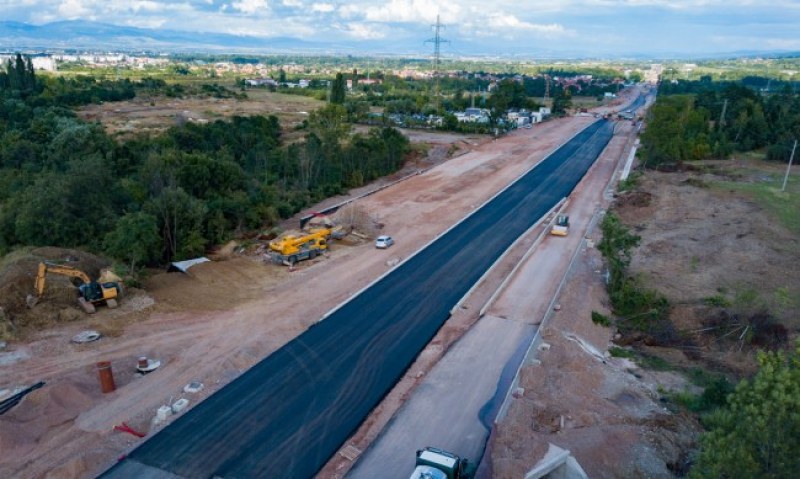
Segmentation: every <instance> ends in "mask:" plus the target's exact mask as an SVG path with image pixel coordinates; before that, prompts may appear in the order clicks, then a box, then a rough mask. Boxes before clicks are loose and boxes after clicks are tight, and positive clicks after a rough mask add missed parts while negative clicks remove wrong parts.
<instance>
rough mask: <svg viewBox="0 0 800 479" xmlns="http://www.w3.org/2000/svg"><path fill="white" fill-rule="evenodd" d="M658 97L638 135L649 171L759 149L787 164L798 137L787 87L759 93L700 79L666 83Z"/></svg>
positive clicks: (799, 98)
mask: <svg viewBox="0 0 800 479" xmlns="http://www.w3.org/2000/svg"><path fill="white" fill-rule="evenodd" d="M750 83H753V82H752V81H751V82H750ZM659 93H660V96H659V98H658V101H657V102H656V104H655V105H654V106H653V108H652V109H651V110H650V112H649V117H648V121H647V130H646V131H645V132H644V134H643V135H642V143H643V146H644V155H645V159H644V160H645V165H646V166H649V167H657V166H658V165H661V164H665V163H680V162H684V161H691V160H700V159H704V158H726V157H727V156H728V155H730V154H731V153H733V152H734V151H751V150H756V149H760V148H766V151H767V159H769V160H774V161H788V160H789V155H790V153H791V146H792V143H793V142H794V140H795V139H797V138H798V137H800V95H798V94H797V93H795V92H794V90H793V89H792V88H791V86H790V85H788V84H784V85H782V86H781V87H780V89H779V90H778V91H772V92H762V91H761V90H760V89H755V88H752V87H749V86H746V85H745V84H743V83H742V82H712V81H710V78H705V79H703V80H701V81H693V82H689V81H678V82H676V83H672V82H666V83H664V84H662V86H661V87H660V88H659Z"/></svg>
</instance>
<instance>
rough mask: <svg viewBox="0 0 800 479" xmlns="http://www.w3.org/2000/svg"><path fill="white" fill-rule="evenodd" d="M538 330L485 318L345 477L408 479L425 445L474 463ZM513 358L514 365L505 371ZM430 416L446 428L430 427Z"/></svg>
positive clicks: (462, 339)
mask: <svg viewBox="0 0 800 479" xmlns="http://www.w3.org/2000/svg"><path fill="white" fill-rule="evenodd" d="M534 332H535V327H534V326H532V325H530V324H527V323H525V322H522V321H515V320H512V319H505V318H500V317H497V316H485V317H483V318H482V319H481V320H480V321H478V323H477V324H476V325H475V326H474V327H473V328H472V329H471V330H470V331H469V332H468V333H467V334H466V335H465V336H464V337H463V338H461V340H460V341H459V342H458V343H456V344H455V346H453V347H452V348H451V349H450V351H448V353H447V355H446V356H445V357H444V358H443V359H442V360H441V361H440V362H439V363H438V364H437V365H436V366H435V367H434V368H433V370H432V371H431V372H430V374H428V376H427V377H426V379H425V381H423V383H422V384H421V385H420V386H419V387H418V389H417V390H416V391H415V392H414V395H413V396H412V397H411V400H410V401H408V402H407V403H406V404H405V405H404V406H403V407H402V408H401V409H400V411H399V412H398V413H397V415H396V416H395V418H394V419H393V421H392V423H391V424H390V426H389V427H388V428H387V429H386V432H385V433H384V434H383V435H382V436H381V437H380V438H379V439H378V440H377V441H376V442H375V443H374V444H373V445H372V446H371V447H370V448H369V449H368V450H367V451H365V452H364V453H363V454H362V456H361V459H360V460H359V461H358V463H356V465H355V467H354V468H353V469H352V470H351V471H350V473H349V474H348V476H347V477H349V478H354V479H362V478H363V479H371V478H375V477H383V478H386V479H392V478H398V479H399V478H407V477H408V476H409V475H410V474H411V472H412V471H413V470H414V452H415V451H416V450H417V449H421V448H423V447H426V446H434V447H438V448H440V449H444V450H447V451H450V452H452V453H454V454H457V455H459V456H462V457H466V458H468V459H470V460H471V461H476V460H477V459H478V458H479V457H481V455H482V454H483V445H484V444H485V441H486V438H487V437H488V434H489V429H488V428H487V426H486V424H487V423H488V424H489V425H491V421H492V416H493V411H495V410H496V407H499V405H500V402H502V400H503V397H504V395H505V391H506V389H507V388H508V384H510V380H511V379H513V375H514V373H515V372H516V365H517V363H518V361H519V359H520V358H521V355H523V354H524V353H525V349H526V348H527V345H528V342H529V341H530V339H531V337H532V336H533V334H534ZM518 356H519V357H518ZM515 359H516V360H515ZM509 362H510V363H512V364H513V367H512V368H510V370H509V371H508V372H506V371H504V366H505V365H506V364H507V363H509ZM498 378H500V380H499V383H498ZM498 391H499V394H498ZM431 416H434V417H435V423H436V424H437V425H447V427H437V428H431V427H430V424H431Z"/></svg>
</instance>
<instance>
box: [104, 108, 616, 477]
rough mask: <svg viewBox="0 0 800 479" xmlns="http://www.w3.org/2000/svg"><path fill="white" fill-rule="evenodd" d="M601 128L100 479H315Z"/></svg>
mask: <svg viewBox="0 0 800 479" xmlns="http://www.w3.org/2000/svg"><path fill="white" fill-rule="evenodd" d="M612 133H613V124H612V123H610V122H608V121H606V120H599V121H598V122H596V123H594V124H592V125H591V126H589V127H588V128H586V129H585V130H583V131H582V132H581V133H579V134H578V135H577V136H576V137H575V138H574V139H573V140H571V141H570V142H568V143H567V144H566V145H564V146H562V147H561V148H560V149H559V150H557V151H556V152H555V153H553V154H552V155H551V156H550V157H548V158H547V159H546V160H544V161H543V162H542V163H540V164H539V166H537V167H536V168H535V169H534V170H532V171H530V172H529V173H527V174H526V175H524V176H523V177H522V178H521V179H520V180H518V181H517V182H516V183H514V184H513V185H512V186H511V187H510V188H508V189H507V190H506V191H504V192H503V193H502V194H500V195H498V196H497V197H496V198H494V199H493V200H492V201H490V202H489V203H488V204H486V205H485V206H484V207H483V208H481V209H479V210H477V211H476V212H474V214H473V215H472V216H470V217H469V218H468V219H467V220H465V221H463V222H462V223H460V224H459V225H457V226H456V227H454V228H453V229H452V230H450V231H449V232H448V233H447V234H445V235H444V236H442V237H441V238H439V239H438V240H437V241H435V242H434V243H433V244H431V245H430V246H429V247H427V248H426V249H424V250H422V251H421V252H420V253H418V254H417V255H416V256H414V257H412V258H411V259H409V260H408V261H406V262H405V263H403V264H401V265H400V266H399V267H398V268H396V269H395V270H394V271H392V272H391V273H390V274H388V275H387V276H385V277H384V278H383V279H381V280H380V281H379V282H377V283H375V284H374V285H373V286H372V287H370V288H369V289H367V290H365V291H364V292H363V293H361V294H359V295H358V296H356V297H355V298H353V299H352V300H351V301H350V302H348V303H347V304H345V305H344V306H343V307H342V308H340V309H339V310H337V311H336V312H334V313H333V314H332V315H331V316H329V317H328V318H327V319H326V320H324V321H322V322H321V323H318V324H316V325H315V326H313V327H311V328H310V329H309V330H307V331H306V332H305V333H303V334H302V335H300V336H298V337H297V338H295V339H294V340H292V341H291V342H290V343H288V344H287V345H286V346H284V347H283V348H281V349H279V350H278V351H275V352H274V353H273V354H272V355H270V356H269V357H267V358H266V359H264V360H263V361H261V362H260V363H258V364H256V365H255V366H254V367H253V368H251V369H250V370H249V371H247V372H246V373H244V374H242V375H241V376H240V377H239V378H237V379H236V380H234V381H233V382H231V383H230V384H229V385H228V386H226V387H224V388H223V389H221V390H220V391H218V392H217V393H216V394H214V395H212V396H211V397H209V398H208V399H206V400H205V401H203V402H202V403H200V404H198V405H197V406H196V407H195V408H194V409H192V410H191V411H189V412H188V413H186V414H185V415H183V416H181V417H180V418H178V419H177V420H175V422H174V423H173V424H171V425H170V426H168V427H166V428H164V429H163V430H161V431H160V432H159V433H157V434H156V435H155V436H153V437H152V438H150V439H149V440H148V441H146V442H145V443H144V444H142V445H141V446H139V447H138V448H137V449H135V450H134V451H133V452H131V454H129V455H128V457H127V458H126V459H125V460H123V461H122V462H120V463H118V464H117V465H115V466H114V467H113V468H111V469H110V470H108V471H106V473H104V474H103V476H102V477H113V478H128V477H142V478H147V477H150V478H166V477H175V476H176V475H177V476H179V477H186V478H203V477H214V476H219V477H224V478H234V477H235V478H249V477H291V478H305V477H313V476H314V474H315V473H316V472H317V471H318V470H319V469H320V468H321V467H322V466H323V465H324V464H325V463H326V462H327V460H328V459H329V458H330V456H331V455H333V454H334V453H335V452H336V450H337V449H338V448H339V447H340V446H341V444H342V443H344V441H346V440H347V438H348V437H350V436H351V435H352V433H353V432H355V430H356V429H357V428H358V426H359V425H360V424H361V422H362V421H363V420H364V419H365V418H366V417H367V415H369V413H370V412H371V411H372V409H373V408H374V407H375V406H376V405H377V404H378V402H380V400H381V399H382V398H383V397H384V396H385V395H386V394H387V393H388V392H389V390H391V388H392V387H393V386H394V384H395V383H396V382H397V381H398V380H399V379H400V377H401V376H402V375H403V373H404V372H405V371H406V369H407V368H408V367H409V366H410V365H411V363H412V362H413V361H414V359H415V358H416V356H417V355H418V354H419V352H420V351H421V350H422V349H423V348H424V347H425V345H426V344H427V343H428V342H429V341H430V340H431V339H432V338H433V336H434V335H435V334H436V332H437V331H438V330H439V328H440V327H441V326H442V324H443V323H444V322H445V321H446V320H447V318H448V315H449V311H450V309H451V308H452V307H453V306H454V305H455V304H456V302H457V301H458V300H459V299H460V298H461V297H462V296H463V295H464V294H465V293H466V292H467V290H469V288H470V287H471V286H472V285H473V284H474V283H475V282H476V281H477V280H478V279H479V278H480V277H481V275H482V274H483V273H484V272H485V271H486V270H487V269H488V268H489V267H490V266H491V265H492V263H493V262H494V261H495V260H496V259H497V258H498V257H499V256H500V255H501V254H502V253H503V252H504V251H505V250H506V249H507V248H508V247H509V246H510V245H511V243H512V242H513V241H514V240H515V239H516V238H517V237H519V236H520V235H521V234H522V233H523V232H525V230H527V229H528V228H529V227H530V226H531V225H532V224H533V223H534V222H535V221H536V220H537V219H539V218H540V217H541V216H542V215H544V214H545V213H546V212H547V211H548V210H549V209H550V208H551V207H552V206H553V205H554V204H555V203H556V202H558V201H559V200H560V199H561V198H563V197H565V196H567V195H568V194H569V193H570V191H572V189H573V188H574V187H575V185H576V184H577V183H578V182H579V181H580V179H581V178H582V177H583V175H584V174H585V173H586V171H587V170H588V169H589V167H590V166H591V164H592V163H593V162H594V161H595V159H596V158H597V157H598V155H599V154H600V153H601V152H602V150H603V149H604V148H605V146H606V144H607V143H608V142H609V140H610V139H611V136H612Z"/></svg>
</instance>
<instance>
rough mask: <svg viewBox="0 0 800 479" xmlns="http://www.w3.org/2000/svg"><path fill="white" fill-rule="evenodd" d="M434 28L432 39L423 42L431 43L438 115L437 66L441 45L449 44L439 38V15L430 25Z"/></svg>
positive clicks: (441, 27)
mask: <svg viewBox="0 0 800 479" xmlns="http://www.w3.org/2000/svg"><path fill="white" fill-rule="evenodd" d="M431 26H432V27H433V28H434V36H433V38H429V39H428V40H425V43H433V76H434V93H433V97H434V100H433V101H434V105H436V113H437V114H438V113H439V110H440V109H441V98H440V84H439V65H440V63H441V45H442V43H450V42H449V41H448V40H445V39H444V38H442V37H441V35H440V34H439V32H440V31H441V30H442V29H444V28H445V26H444V25H442V23H441V22H440V21H439V15H436V24H435V25H431Z"/></svg>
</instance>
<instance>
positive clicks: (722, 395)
mask: <svg viewBox="0 0 800 479" xmlns="http://www.w3.org/2000/svg"><path fill="white" fill-rule="evenodd" d="M698 371H699V373H698ZM698 374H699V377H700V378H701V379H700V380H699V382H700V384H698ZM687 376H688V378H689V380H690V381H692V382H693V383H695V384H696V385H698V386H700V387H702V388H704V389H703V392H702V393H700V394H692V393H690V392H688V391H683V392H677V393H671V394H667V395H666V396H667V398H668V399H669V400H670V401H672V402H674V403H675V404H678V405H680V406H682V407H684V408H685V409H688V410H689V411H692V412H694V413H708V412H711V411H713V410H715V409H717V408H719V407H721V406H724V405H725V403H726V402H727V400H728V396H729V395H730V394H731V393H732V392H733V391H734V388H735V386H734V384H733V383H731V382H730V381H728V378H726V377H725V376H723V375H721V374H711V373H709V372H707V371H703V370H701V369H699V368H693V369H692V370H690V371H689V372H688V373H687Z"/></svg>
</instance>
